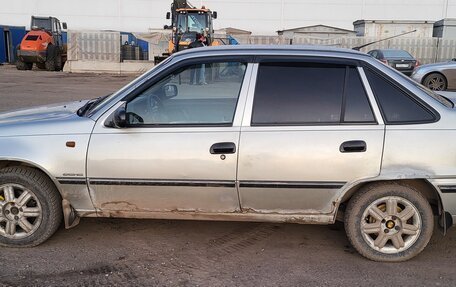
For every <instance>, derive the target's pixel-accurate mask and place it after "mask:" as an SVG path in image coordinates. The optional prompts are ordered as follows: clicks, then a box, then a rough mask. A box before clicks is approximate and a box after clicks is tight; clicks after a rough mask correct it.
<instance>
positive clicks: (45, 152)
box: [0, 46, 456, 261]
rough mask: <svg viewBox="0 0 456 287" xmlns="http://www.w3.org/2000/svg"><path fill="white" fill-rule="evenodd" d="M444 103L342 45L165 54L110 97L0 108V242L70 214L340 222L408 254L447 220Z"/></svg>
mask: <svg viewBox="0 0 456 287" xmlns="http://www.w3.org/2000/svg"><path fill="white" fill-rule="evenodd" d="M455 122H456V112H455V111H454V105H453V103H452V102H451V101H450V100H448V99H447V98H445V97H442V96H439V95H436V94H434V93H432V92H430V91H429V90H425V89H424V88H423V87H422V86H421V85H418V84H417V83H415V82H414V81H412V80H410V79H409V78H407V77H406V76H403V75H402V74H400V73H399V72H397V71H395V70H392V69H390V68H388V67H387V66H385V65H383V64H382V63H380V62H378V61H376V60H375V59H373V58H372V57H370V56H368V55H366V54H364V53H359V52H356V51H352V50H344V49H332V48H315V47H294V46H293V47H291V46H276V47H269V46H254V47H249V46H236V47H214V48H208V47H206V48H197V49H192V50H189V51H185V52H181V53H176V54H175V55H173V56H171V57H170V58H168V59H167V60H165V61H164V62H162V63H161V64H160V65H158V66H156V67H155V68H153V69H152V70H150V71H149V72H147V73H145V74H144V75H142V76H141V77H139V78H138V79H136V80H135V81H133V82H132V83H130V84H129V85H127V86H125V87H124V88H122V89H121V90H119V91H118V92H116V93H114V94H112V95H110V96H108V97H102V98H98V99H94V100H90V101H81V102H74V103H67V104H64V105H54V106H43V107H37V108H32V109H26V110H19V111H12V112H7V113H3V114H0V244H1V245H3V246H13V247H27V246H35V245H38V244H40V243H42V242H44V241H45V240H46V239H47V238H49V237H50V236H51V235H52V234H53V233H54V232H55V231H56V230H57V229H58V227H59V226H60V224H61V222H62V221H63V222H64V224H65V226H66V227H67V228H71V227H73V226H75V225H76V224H78V222H79V218H80V217H123V218H155V219H158V218H159V219H192V220H233V221H264V222H289V223H311V224H332V223H335V221H336V220H341V221H344V222H345V229H346V232H347V236H348V239H349V240H350V242H351V243H352V244H353V246H354V247H355V248H356V249H357V250H358V251H359V253H360V254H362V255H363V256H365V257H367V258H369V259H371V260H376V261H404V260H408V259H410V258H412V257H414V256H415V255H417V254H418V253H420V252H421V251H422V250H423V249H424V248H425V246H426V245H427V244H428V242H429V240H430V238H431V235H432V233H433V229H434V218H435V217H436V218H438V221H437V222H438V223H439V225H440V227H441V229H442V230H443V232H445V231H446V229H447V228H449V227H450V226H452V225H453V222H455V220H456V160H455V159H456V149H454V147H453V146H452V145H451V144H449V143H452V142H454V141H456V126H455V124H454V123H455Z"/></svg>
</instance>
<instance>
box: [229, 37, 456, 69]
mask: <svg viewBox="0 0 456 287" xmlns="http://www.w3.org/2000/svg"><path fill="white" fill-rule="evenodd" d="M236 39H237V40H238V41H239V42H240V43H241V44H268V45H275V44H285V45H286V44H290V45H320V46H334V47H340V48H347V49H351V48H354V47H359V46H362V45H364V44H367V43H370V42H374V41H377V40H379V39H378V38H372V37H340V38H332V39H321V38H315V37H302V36H295V37H293V38H292V39H289V38H284V37H282V36H247V37H246V36H243V37H239V38H236ZM373 49H403V50H406V51H408V52H409V53H410V54H412V55H413V56H414V57H415V58H417V59H418V60H419V61H420V62H421V63H423V64H427V63H435V62H441V61H447V60H450V59H452V58H456V39H441V38H395V39H391V40H386V41H382V42H379V43H375V44H372V45H369V46H368V47H365V48H362V49H361V51H362V52H368V51H370V50H373Z"/></svg>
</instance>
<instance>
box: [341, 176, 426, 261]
mask: <svg viewBox="0 0 456 287" xmlns="http://www.w3.org/2000/svg"><path fill="white" fill-rule="evenodd" d="M433 228H434V217H433V213H432V209H431V206H430V205H429V202H428V201H427V200H426V198H424V197H423V196H422V195H421V193H419V192H418V191H417V190H415V189H413V188H412V187H409V186H405V185H401V184H397V183H379V184H372V185H368V186H366V187H364V188H362V190H360V191H359V192H358V193H357V194H355V195H354V196H353V197H352V198H351V200H350V202H349V204H348V206H347V209H346V214H345V231H346V232H347V237H348V239H349V240H350V242H351V244H352V245H353V247H354V248H355V249H356V250H357V251H358V252H359V253H360V254H361V255H363V256H365V257H366V258H369V259H371V260H375V261H387V262H400V261H405V260H408V259H410V258H412V257H414V256H416V255H417V254H419V253H420V252H421V251H422V250H423V249H424V248H425V247H426V245H427V244H428V242H429V240H430V238H431V236H432V233H433Z"/></svg>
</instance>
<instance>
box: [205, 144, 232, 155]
mask: <svg viewBox="0 0 456 287" xmlns="http://www.w3.org/2000/svg"><path fill="white" fill-rule="evenodd" d="M210 152H211V154H227V153H235V152H236V145H235V144H234V143H230V142H223V143H215V144H213V145H212V146H211V149H210Z"/></svg>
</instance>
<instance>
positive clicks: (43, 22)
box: [30, 18, 52, 31]
mask: <svg viewBox="0 0 456 287" xmlns="http://www.w3.org/2000/svg"><path fill="white" fill-rule="evenodd" d="M33 26H36V27H38V28H39V29H44V30H46V31H52V27H51V20H50V19H37V18H33V20H32V27H33ZM32 27H30V28H32Z"/></svg>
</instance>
